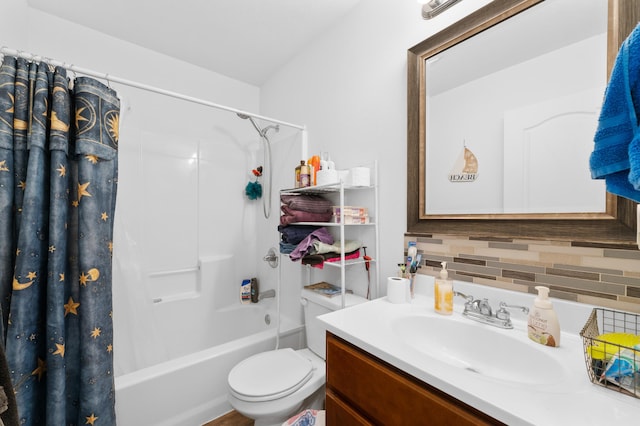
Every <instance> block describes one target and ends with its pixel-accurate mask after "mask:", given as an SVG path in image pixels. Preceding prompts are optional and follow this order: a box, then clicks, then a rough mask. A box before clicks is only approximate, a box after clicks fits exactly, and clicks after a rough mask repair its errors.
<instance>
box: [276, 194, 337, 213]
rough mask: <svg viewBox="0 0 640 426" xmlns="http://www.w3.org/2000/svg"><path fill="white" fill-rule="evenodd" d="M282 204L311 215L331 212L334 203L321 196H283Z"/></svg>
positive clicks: (281, 196) (281, 197) (281, 198)
mask: <svg viewBox="0 0 640 426" xmlns="http://www.w3.org/2000/svg"><path fill="white" fill-rule="evenodd" d="M280 202H281V203H282V204H284V205H285V206H287V207H289V208H290V209H292V210H300V211H303V212H310V213H326V212H328V211H331V207H332V205H333V203H332V202H331V201H329V200H327V199H326V198H324V197H322V196H321V195H313V194H282V195H280Z"/></svg>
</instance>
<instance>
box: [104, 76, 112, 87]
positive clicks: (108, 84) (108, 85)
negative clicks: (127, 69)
mask: <svg viewBox="0 0 640 426" xmlns="http://www.w3.org/2000/svg"><path fill="white" fill-rule="evenodd" d="M104 78H105V80H107V87H108V88H109V89H111V82H110V81H109V73H106V74H105V75H104Z"/></svg>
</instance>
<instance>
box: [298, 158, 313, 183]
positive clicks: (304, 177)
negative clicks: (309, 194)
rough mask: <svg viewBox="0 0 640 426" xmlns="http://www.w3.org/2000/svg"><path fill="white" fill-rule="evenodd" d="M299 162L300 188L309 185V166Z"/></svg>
mask: <svg viewBox="0 0 640 426" xmlns="http://www.w3.org/2000/svg"><path fill="white" fill-rule="evenodd" d="M303 163H304V161H301V162H300V188H306V187H307V186H310V185H311V181H310V178H311V175H310V174H309V166H308V165H306V164H303Z"/></svg>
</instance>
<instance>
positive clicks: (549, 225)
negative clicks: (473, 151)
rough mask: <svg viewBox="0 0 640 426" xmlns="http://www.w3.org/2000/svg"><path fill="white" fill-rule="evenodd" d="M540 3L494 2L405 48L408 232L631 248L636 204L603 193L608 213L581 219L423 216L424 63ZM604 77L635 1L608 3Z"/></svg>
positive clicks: (635, 14)
mask: <svg viewBox="0 0 640 426" xmlns="http://www.w3.org/2000/svg"><path fill="white" fill-rule="evenodd" d="M541 1H544V0H494V1H493V2H491V3H489V4H487V5H486V6H484V7H482V8H480V9H478V10H477V11H475V12H473V13H471V14H470V15H468V16H467V17H465V18H463V19H461V20H460V21H458V22H456V23H454V24H452V25H451V26H449V27H447V28H445V29H444V30H442V31H440V32H438V33H437V34H435V35H433V36H431V37H429V38H427V39H426V40H424V41H422V42H421V43H418V44H417V45H415V46H414V47H412V48H410V49H409V50H408V52H407V234H411V235H417V236H419V235H432V234H434V233H439V234H453V235H471V236H477V237H496V238H534V239H549V240H569V241H576V242H577V241H580V242H588V243H593V244H596V245H598V244H599V243H604V244H620V245H624V246H629V245H635V241H636V204H635V203H634V202H633V201H631V200H628V199H626V198H623V197H617V196H615V195H613V194H609V193H607V211H608V214H594V215H593V216H589V215H585V217H584V218H582V219H559V218H557V217H554V216H553V215H540V217H539V218H533V219H530V218H528V219H520V218H510V219H506V218H500V215H490V216H489V217H486V218H484V217H483V218H482V219H478V218H455V219H454V218H451V219H429V218H428V217H427V216H426V215H424V188H425V170H424V168H425V167H424V163H425V150H424V140H425V134H426V133H425V126H426V123H425V116H426V114H425V104H426V103H425V94H426V90H425V83H424V81H425V74H424V72H425V67H424V64H425V59H426V58H427V57H430V56H432V55H434V54H436V53H438V52H440V51H443V50H445V49H448V48H450V47H451V46H453V45H455V44H457V43H459V42H461V41H463V40H465V39H467V38H469V37H472V36H474V35H475V34H478V33H480V32H482V31H484V30H486V29H487V28H490V27H492V26H494V25H497V24H499V23H500V22H502V21H504V20H506V19H509V18H510V17H512V16H514V15H516V14H518V13H520V12H522V11H524V10H526V9H528V8H529V7H531V6H533V5H535V4H537V3H539V2H541ZM608 15H609V16H608V29H607V76H608V75H610V73H611V69H612V68H613V64H614V62H615V59H616V56H617V53H618V49H619V46H620V45H621V44H622V42H623V41H624V39H625V38H626V37H627V35H628V34H629V33H631V31H632V30H633V29H634V28H635V26H636V24H637V23H638V22H639V21H640V0H609V4H608Z"/></svg>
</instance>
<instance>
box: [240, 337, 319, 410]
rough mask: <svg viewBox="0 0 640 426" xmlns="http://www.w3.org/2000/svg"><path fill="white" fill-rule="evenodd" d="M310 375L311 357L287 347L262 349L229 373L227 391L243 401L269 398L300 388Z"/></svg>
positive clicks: (257, 400) (285, 394)
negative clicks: (264, 350)
mask: <svg viewBox="0 0 640 426" xmlns="http://www.w3.org/2000/svg"><path fill="white" fill-rule="evenodd" d="M312 375H313V366H312V364H311V361H310V360H308V359H307V358H305V357H304V356H302V355H300V354H299V353H297V352H296V351H294V350H293V349H291V348H286V349H278V350H274V351H268V352H262V353H259V354H257V355H253V356H250V357H249V358H247V359H245V360H243V361H241V362H240V363H238V364H237V365H236V366H235V367H233V369H232V370H231V372H230V373H229V380H228V382H229V387H230V390H231V392H232V393H233V394H234V395H235V396H236V397H237V398H239V399H242V400H244V401H255V402H259V401H271V400H274V399H278V398H283V397H285V396H287V395H289V394H292V393H293V392H295V391H297V390H298V389H300V388H301V387H302V386H303V385H304V384H305V383H306V382H307V381H309V379H310V378H311V376H312Z"/></svg>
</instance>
